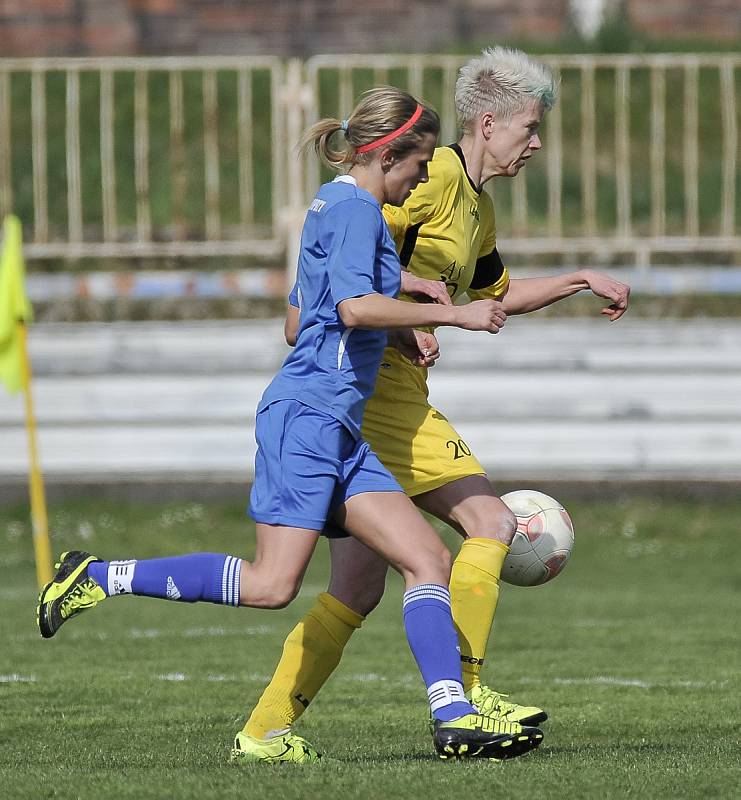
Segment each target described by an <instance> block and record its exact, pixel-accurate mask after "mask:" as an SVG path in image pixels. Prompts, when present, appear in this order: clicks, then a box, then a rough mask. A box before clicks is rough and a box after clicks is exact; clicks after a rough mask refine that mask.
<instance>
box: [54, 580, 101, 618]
mask: <svg viewBox="0 0 741 800" xmlns="http://www.w3.org/2000/svg"><path fill="white" fill-rule="evenodd" d="M96 585H97V584H95V583H94V582H93V581H92V580H88V581H86V582H85V583H80V584H78V585H77V586H75V588H74V589H73V590H72V591H71V592H70V593H69V594H68V595H67V597H65V598H64V600H62V602H61V604H60V606H59V609H60V612H61V614H62V616H63V617H68V616H69V615H70V612H71V611H74V610H75V609H77V608H78V607H79V606H86V605H95V602H96V600H95V598H94V597H93V590H94V589H95V587H96Z"/></svg>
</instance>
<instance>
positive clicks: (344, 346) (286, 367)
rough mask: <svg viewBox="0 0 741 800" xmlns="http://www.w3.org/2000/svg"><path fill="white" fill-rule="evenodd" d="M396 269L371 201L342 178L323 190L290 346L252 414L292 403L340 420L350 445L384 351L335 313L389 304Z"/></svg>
mask: <svg viewBox="0 0 741 800" xmlns="http://www.w3.org/2000/svg"><path fill="white" fill-rule="evenodd" d="M400 282H401V266H400V264H399V257H398V255H397V253H396V248H395V246H394V240H393V239H392V238H391V234H390V233H389V230H388V228H387V226H386V223H385V221H384V219H383V215H382V214H381V207H380V206H379V204H378V201H377V200H376V199H375V198H374V197H373V195H371V194H369V193H368V192H366V191H365V190H364V189H360V188H359V187H358V186H357V184H356V183H355V180H354V179H353V178H351V177H350V176H349V175H343V176H341V177H338V178H336V179H335V180H334V181H333V182H332V183H326V184H324V185H323V186H322V187H321V188H320V189H319V192H318V193H317V195H316V197H315V198H314V200H313V201H312V203H311V205H310V206H309V210H308V212H307V214H306V220H305V222H304V228H303V231H302V234H301V253H300V256H299V262H298V274H297V279H296V285H295V286H294V289H293V291H292V293H291V304H292V305H295V306H298V308H299V309H300V317H299V328H298V335H297V338H296V346H295V348H294V349H293V352H292V353H291V354H290V355H289V356H288V358H287V359H286V360H285V362H284V363H283V366H282V367H281V370H280V372H279V373H278V374H277V375H276V376H275V378H274V379H273V381H272V383H271V384H270V386H268V388H267V389H266V390H265V393H264V394H263V396H262V400H261V401H260V404H259V406H258V409H257V410H258V412H260V411H261V410H262V409H264V408H265V407H266V406H268V405H270V403H273V402H275V401H276V400H288V399H293V400H298V401H300V402H301V403H303V404H304V405H307V406H310V407H311V408H314V409H316V410H318V411H323V412H324V413H326V414H329V415H330V416H332V417H334V418H335V419H337V420H339V421H340V422H341V423H342V424H343V425H345V426H346V427H347V428H348V430H349V431H350V432H351V433H352V435H353V436H354V437H355V438H360V424H361V421H362V417H363V410H364V408H365V403H366V401H367V400H368V398H369V397H370V396H371V394H372V393H373V388H374V386H375V382H376V375H377V373H378V367H379V364H380V363H381V357H382V354H383V350H384V348H385V347H386V338H387V337H386V331H385V330H369V329H364V328H347V327H346V326H345V325H344V323H343V322H342V320H341V319H340V315H339V313H338V311H337V306H338V305H339V304H340V303H341V302H342V301H343V300H347V299H349V298H351V297H363V296H364V295H367V294H372V293H374V292H376V293H378V294H383V295H386V296H388V297H396V295H397V294H398V292H399V286H400Z"/></svg>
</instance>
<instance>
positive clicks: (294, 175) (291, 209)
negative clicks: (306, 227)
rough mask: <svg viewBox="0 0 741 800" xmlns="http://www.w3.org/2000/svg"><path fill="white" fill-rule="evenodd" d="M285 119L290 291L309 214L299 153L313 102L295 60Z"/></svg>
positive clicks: (283, 97) (285, 91)
mask: <svg viewBox="0 0 741 800" xmlns="http://www.w3.org/2000/svg"><path fill="white" fill-rule="evenodd" d="M279 96H280V102H281V105H282V112H283V113H282V117H283V119H284V120H285V131H286V141H285V148H284V150H283V152H282V153H279V154H278V158H283V159H284V162H285V168H286V182H287V186H286V188H287V192H286V204H285V207H284V209H283V211H282V214H281V219H280V220H279V222H280V224H281V228H282V230H283V233H284V237H285V242H286V287H287V289H289V288H290V287H291V286H292V285H293V282H294V280H295V278H296V265H297V263H298V253H299V248H300V245H301V228H302V226H303V223H304V214H305V212H306V198H305V196H304V191H303V187H304V156H303V153H301V152H297V150H296V146H297V145H298V143H299V141H300V139H301V135H302V133H303V130H304V127H305V122H306V116H307V111H308V110H309V109H310V108H311V106H312V102H313V92H312V89H311V87H310V86H309V85H308V84H307V83H306V82H305V81H304V68H303V64H302V62H301V61H299V60H298V59H292V60H291V61H289V62H288V66H287V68H286V72H285V83H284V85H283V88H282V91H281V92H280V95H279Z"/></svg>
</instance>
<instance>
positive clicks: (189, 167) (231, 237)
mask: <svg viewBox="0 0 741 800" xmlns="http://www.w3.org/2000/svg"><path fill="white" fill-rule="evenodd" d="M465 60H466V59H465V57H460V56H432V55H424V56H422V55H409V56H386V55H372V56H368V55H364V56H348V55H343V56H319V57H314V58H312V59H310V60H308V61H307V62H305V63H302V62H299V61H292V62H289V63H288V64H285V63H284V62H281V61H280V60H278V59H275V58H251V57H245V58H241V57H218V58H216V57H193V58H141V59H140V58H135V59H134V58H127V59H40V60H37V59H32V60H29V59H12V60H9V59H5V60H0V210H1V211H2V212H7V211H10V210H13V211H15V213H18V214H19V215H20V216H21V218H22V219H23V221H24V223H25V225H26V229H27V240H28V242H29V244H28V255H29V257H31V258H57V257H64V258H76V257H85V256H103V257H116V256H132V255H133V256H170V255H172V256H221V255H255V256H260V257H264V258H267V259H271V260H278V259H281V258H282V257H283V255H284V254H285V253H286V251H288V261H289V263H290V261H291V260H292V255H291V253H292V251H293V249H294V248H295V236H296V232H297V230H298V229H299V228H300V223H301V220H302V218H303V212H304V208H305V205H306V202H307V198H308V197H310V196H311V194H312V193H313V191H314V190H315V188H316V186H317V185H318V183H319V181H320V179H321V177H322V176H321V174H320V170H319V167H318V165H317V164H316V163H315V161H313V160H311V159H310V160H307V161H306V163H303V162H302V161H301V160H300V158H299V157H298V156H297V154H296V152H295V150H294V145H295V143H296V141H297V140H298V138H299V136H300V133H301V131H302V129H303V128H304V127H305V125H306V124H308V123H310V122H311V121H313V120H314V119H316V118H318V117H319V116H321V115H323V114H328V113H331V114H333V115H338V116H344V115H346V114H347V113H348V112H349V111H350V109H351V108H352V105H353V103H354V100H355V98H356V97H357V95H358V94H359V92H360V91H362V90H363V89H364V88H368V87H370V86H373V85H377V84H380V83H393V84H396V85H403V86H406V87H407V88H408V89H409V90H410V91H412V92H413V93H415V94H418V95H421V96H423V97H425V98H426V99H428V100H429V101H430V102H432V103H433V104H434V105H435V106H436V107H437V108H438V109H439V110H440V112H441V116H442V123H443V132H442V139H443V141H452V140H454V139H455V136H456V123H455V114H454V108H453V87H454V84H455V78H456V72H457V69H458V67H459V66H460V65H461V64H462V63H463V62H464V61H465ZM544 60H546V61H547V62H548V63H549V64H550V65H551V66H553V67H554V69H556V71H557V72H558V74H559V76H560V78H561V81H562V89H561V99H560V102H559V103H558V104H557V106H556V107H555V108H554V110H553V111H551V112H550V113H549V114H548V115H547V117H546V122H545V124H544V140H545V148H544V151H543V153H542V154H541V155H540V156H539V157H538V158H537V159H534V160H533V161H532V162H531V163H530V164H529V165H528V168H527V170H526V171H525V173H523V176H520V177H519V178H518V179H517V180H513V181H504V180H498V181H494V182H493V183H494V187H493V191H494V192H495V193H496V207H497V212H498V217H499V229H500V234H501V236H502V238H503V239H504V240H506V245H505V246H504V250H505V252H506V253H516V252H519V253H528V254H529V253H554V254H563V253H574V252H580V251H581V252H589V253H597V254H607V255H611V254H616V253H618V254H619V253H622V254H627V257H628V258H629V259H632V260H634V261H635V262H636V263H639V264H648V263H650V261H651V259H652V258H653V257H654V256H655V254H659V253H727V254H738V253H739V252H741V236H740V235H739V222H738V217H739V213H740V212H739V205H740V204H739V198H738V196H737V185H738V138H739V137H738V125H739V120H738V116H739V105H740V103H739V92H740V87H739V81H738V73H739V70H741V54H723V55H700V54H691V55H689V54H684V55H674V54H671V55H668V54H667V55H621V56H552V57H545V58H544ZM29 234H30V235H29Z"/></svg>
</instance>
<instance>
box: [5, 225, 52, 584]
mask: <svg viewBox="0 0 741 800" xmlns="http://www.w3.org/2000/svg"><path fill="white" fill-rule="evenodd" d="M25 272H26V268H25V264H24V261H23V231H22V229H21V221H20V220H19V219H18V217H16V216H14V215H13V214H9V215H8V216H6V217H5V219H4V220H3V240H2V250H1V251H0V383H2V384H4V385H5V388H6V389H7V390H8V391H9V392H10V393H11V394H14V393H15V392H17V391H18V390H19V389H23V395H24V398H25V404H26V430H27V432H28V453H29V460H28V463H29V475H28V478H29V484H28V485H29V493H30V496H31V520H32V526H33V549H34V556H35V560H36V578H37V580H38V582H39V586H40V587H41V586H43V585H44V584H46V583H48V582H49V581H50V580H51V578H52V569H51V547H50V545H49V525H48V523H47V517H46V499H45V497H44V482H43V479H42V477H41V470H40V469H39V456H38V449H37V447H36V418H35V417H34V413H33V400H32V398H31V362H30V360H29V358H28V344H27V341H26V325H27V324H28V323H29V322H31V321H32V320H33V308H32V307H31V303H30V302H29V301H28V296H27V295H26V286H25Z"/></svg>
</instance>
